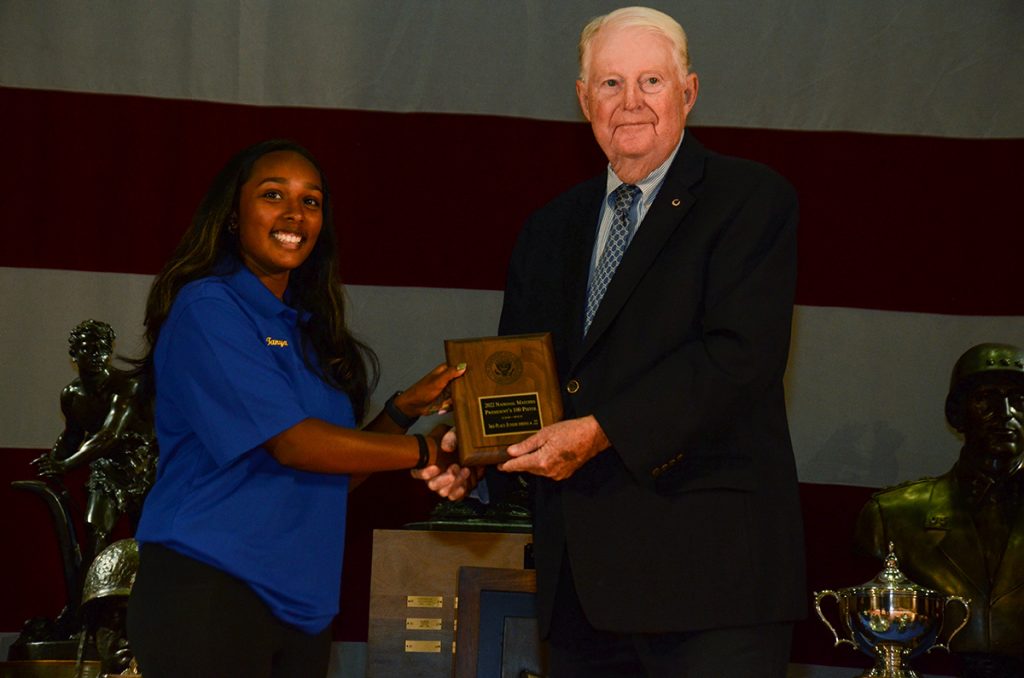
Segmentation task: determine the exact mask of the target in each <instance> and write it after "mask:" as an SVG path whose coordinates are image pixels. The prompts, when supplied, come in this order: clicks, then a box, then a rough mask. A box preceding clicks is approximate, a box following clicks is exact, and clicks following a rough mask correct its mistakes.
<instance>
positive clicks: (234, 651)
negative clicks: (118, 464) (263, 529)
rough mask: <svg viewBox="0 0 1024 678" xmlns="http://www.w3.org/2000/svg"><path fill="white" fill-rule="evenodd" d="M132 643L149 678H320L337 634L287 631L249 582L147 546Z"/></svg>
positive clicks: (131, 605)
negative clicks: (333, 636)
mask: <svg viewBox="0 0 1024 678" xmlns="http://www.w3.org/2000/svg"><path fill="white" fill-rule="evenodd" d="M128 642H129V643H130V644H131V648H132V651H133V652H134V653H135V657H136V658H137V659H138V661H139V668H140V669H141V671H142V674H143V675H144V676H146V678H204V677H208V678H225V677H230V676H239V677H240V678H241V677H242V676H244V677H245V678H296V677H299V676H301V677H303V678H305V677H306V676H309V677H311V678H315V677H316V676H325V675H326V674H327V665H328V661H329V659H330V645H331V634H330V627H328V628H327V629H325V630H324V631H323V632H321V633H319V634H317V635H315V636H311V635H308V634H306V633H303V632H302V631H299V630H298V629H295V628H293V627H291V626H288V625H286V624H284V623H282V622H281V621H279V620H278V619H277V618H276V617H274V616H273V614H271V612H270V610H269V609H268V608H267V606H266V604H265V603H264V602H263V601H262V600H260V598H259V597H258V596H257V595H256V594H255V593H253V591H252V590H251V589H250V588H249V587H248V586H247V585H246V584H245V583H244V582H242V581H240V580H238V579H236V578H234V577H232V576H231V575H228V574H225V573H224V572H222V571H220V570H218V569H216V568H213V567H210V566H209V565H206V564H204V563H200V562H198V561H195V560H193V559H191V558H187V557H185V556H183V555H181V554H179V553H176V552H174V551H172V550H170V549H167V548H164V547H162V546H160V545H158V544H146V545H144V546H143V547H142V551H141V554H140V562H139V572H138V575H137V576H136V578H135V584H134V585H133V586H132V593H131V597H130V598H129V601H128Z"/></svg>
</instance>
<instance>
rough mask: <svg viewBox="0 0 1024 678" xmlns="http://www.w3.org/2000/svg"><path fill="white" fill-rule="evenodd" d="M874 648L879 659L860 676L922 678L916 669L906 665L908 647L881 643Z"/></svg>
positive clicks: (866, 677) (871, 677)
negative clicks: (904, 662) (904, 661)
mask: <svg viewBox="0 0 1024 678" xmlns="http://www.w3.org/2000/svg"><path fill="white" fill-rule="evenodd" d="M874 650H875V654H876V655H877V657H878V661H877V662H876V663H875V665H874V666H873V667H871V669H870V670H868V671H867V672H865V673H862V674H860V676H859V677H858V678H920V676H919V675H918V674H917V672H916V671H914V670H913V669H911V668H910V667H909V666H904V664H903V660H904V658H905V656H906V648H904V647H903V646H902V645H889V644H879V645H876V646H875V648H874Z"/></svg>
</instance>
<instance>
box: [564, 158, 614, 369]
mask: <svg viewBox="0 0 1024 678" xmlns="http://www.w3.org/2000/svg"><path fill="white" fill-rule="evenodd" d="M591 183H592V184H593V190H591V191H588V192H587V193H586V194H585V195H584V197H583V199H582V200H581V202H580V208H579V209H578V210H576V212H575V214H576V220H575V222H574V223H573V224H572V227H571V229H570V233H571V236H570V237H571V242H570V243H569V247H568V249H567V250H566V251H567V252H568V255H567V261H566V266H567V268H568V271H567V275H566V280H568V281H570V285H571V287H570V289H568V290H566V294H567V295H569V297H570V298H571V299H572V304H571V307H570V313H569V316H568V317H567V318H565V319H564V323H565V330H566V331H565V336H566V337H567V338H568V341H567V346H568V350H569V355H570V356H572V362H573V363H574V364H575V363H576V362H577V358H578V356H579V355H580V347H581V344H582V341H583V311H584V308H585V307H586V303H587V280H588V279H589V278H590V258H591V254H592V253H593V251H594V242H595V241H596V240H597V220H598V219H599V218H600V216H601V201H602V200H603V199H604V189H605V185H606V180H605V175H601V176H600V177H599V178H595V179H594V180H593V181H592V182H591Z"/></svg>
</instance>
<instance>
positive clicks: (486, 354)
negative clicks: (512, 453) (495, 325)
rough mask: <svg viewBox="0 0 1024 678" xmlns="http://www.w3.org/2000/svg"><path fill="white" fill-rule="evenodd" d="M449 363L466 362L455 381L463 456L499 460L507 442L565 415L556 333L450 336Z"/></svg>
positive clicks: (468, 460)
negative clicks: (554, 335)
mask: <svg viewBox="0 0 1024 678" xmlns="http://www.w3.org/2000/svg"><path fill="white" fill-rule="evenodd" d="M444 351H445V355H446V357H447V359H448V364H449V365H457V364H459V363H466V372H465V373H464V374H463V375H462V376H461V377H460V378H458V379H456V380H455V381H453V382H452V384H451V386H452V399H453V400H454V402H455V405H454V408H455V409H454V412H453V414H454V417H455V430H456V431H457V432H458V436H459V461H460V463H462V464H463V465H465V466H480V465H483V464H498V463H500V462H503V461H505V460H506V459H508V454H506V453H505V448H506V447H508V446H509V445H512V444H514V443H517V442H519V441H520V440H525V439H526V438H529V437H530V436H531V435H532V434H534V433H536V432H537V431H539V430H540V429H541V427H543V426H547V425H548V424H553V423H555V422H556V421H558V420H560V419H561V418H562V395H561V393H560V391H559V388H558V371H557V370H556V369H555V351H554V348H553V346H552V343H551V334H550V333H547V332H545V333H543V334H518V335H510V336H507V337H482V338H477V339H448V340H446V341H445V342H444Z"/></svg>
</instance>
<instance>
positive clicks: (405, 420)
mask: <svg viewBox="0 0 1024 678" xmlns="http://www.w3.org/2000/svg"><path fill="white" fill-rule="evenodd" d="M400 393H401V391H395V392H394V393H393V394H392V395H391V397H390V398H388V399H387V400H385V401H384V411H385V412H387V413H388V416H389V417H391V421H393V422H395V423H396V424H398V425H399V426H401V427H402V428H409V427H410V426H412V425H413V424H415V423H416V422H417V421H419V417H410V416H408V415H407V414H405V412H402V410H400V409H398V406H397V405H395V398H397V397H398V395H399V394H400Z"/></svg>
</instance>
